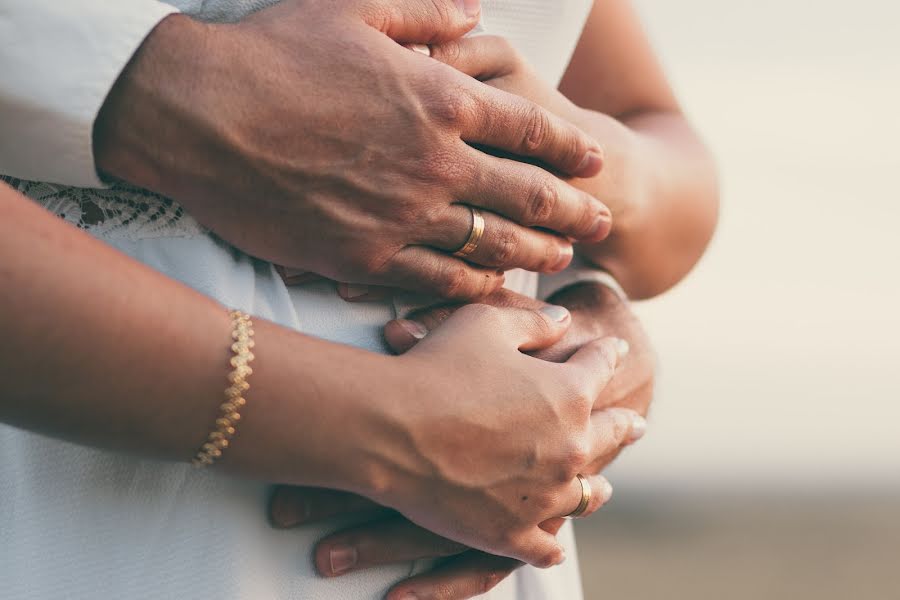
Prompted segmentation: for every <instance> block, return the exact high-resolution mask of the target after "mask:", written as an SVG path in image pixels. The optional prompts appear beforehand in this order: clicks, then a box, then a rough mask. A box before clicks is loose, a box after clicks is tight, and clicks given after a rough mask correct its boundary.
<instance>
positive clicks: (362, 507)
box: [270, 283, 655, 600]
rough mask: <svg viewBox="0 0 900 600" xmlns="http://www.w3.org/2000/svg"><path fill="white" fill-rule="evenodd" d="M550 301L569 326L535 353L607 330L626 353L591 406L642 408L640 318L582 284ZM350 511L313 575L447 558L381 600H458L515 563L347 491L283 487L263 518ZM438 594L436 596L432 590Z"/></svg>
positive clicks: (500, 303) (650, 363) (404, 332)
mask: <svg viewBox="0 0 900 600" xmlns="http://www.w3.org/2000/svg"><path fill="white" fill-rule="evenodd" d="M552 300H553V302H554V303H556V304H558V305H561V306H565V307H567V308H568V309H569V310H570V311H571V314H572V319H573V323H572V326H571V327H570V328H569V329H568V330H567V331H566V334H565V335H564V336H563V338H562V339H560V340H559V341H558V342H556V343H555V344H553V345H552V346H550V347H548V348H544V349H542V350H540V351H538V352H537V356H539V357H541V358H543V359H544V360H551V361H562V360H565V359H566V358H568V357H569V356H571V355H572V354H574V352H575V351H576V350H577V349H578V348H579V347H581V346H582V345H583V344H585V343H589V342H590V341H592V340H594V339H596V338H597V337H599V336H604V335H606V336H608V335H615V336H618V337H619V338H621V339H625V340H628V342H629V345H630V352H629V354H628V357H627V360H625V361H624V362H623V363H621V364H620V365H619V367H618V369H617V371H616V377H615V378H613V380H612V381H611V382H610V384H609V385H608V386H607V387H606V388H605V389H604V391H603V393H602V394H601V395H600V396H599V397H598V398H597V401H596V403H595V407H628V408H631V409H634V410H637V411H638V412H639V413H641V414H646V412H647V409H648V407H649V403H650V400H651V398H652V391H653V373H654V365H655V360H654V354H653V350H652V348H651V346H650V344H649V339H648V338H647V335H646V333H645V332H644V330H643V328H642V327H641V325H640V322H639V321H638V320H637V318H636V317H635V316H634V314H633V313H632V312H631V309H630V308H629V307H628V305H627V303H626V302H624V301H623V300H622V299H621V298H619V297H618V296H617V295H616V294H615V293H613V292H612V291H611V290H609V288H607V287H605V286H602V285H599V284H595V283H582V284H577V285H573V286H570V287H568V288H565V289H563V290H561V291H560V292H558V293H557V294H556V295H555V296H554V297H553V298H552ZM484 302H485V303H489V304H491V305H493V306H497V307H517V308H528V309H533V310H539V309H540V308H542V307H544V306H547V305H546V303H544V302H541V301H539V300H535V299H532V298H528V297H526V296H522V295H520V294H516V293H514V292H510V291H507V290H500V291H498V292H496V293H494V294H492V295H491V296H489V297H487V298H485V299H484ZM456 308H457V307H454V306H440V307H435V308H431V309H425V310H423V311H420V312H419V313H417V314H414V315H413V316H412V317H411V319H414V320H406V321H392V322H391V323H390V324H389V325H388V327H387V329H386V338H387V340H388V343H389V344H390V345H391V346H392V347H393V348H394V350H395V351H397V352H405V351H407V350H409V349H410V348H412V347H413V346H415V345H416V343H418V341H419V340H420V339H423V338H424V336H425V335H426V334H427V333H428V332H429V331H430V330H432V329H435V328H437V327H440V325H441V323H443V322H444V321H445V320H446V319H447V318H449V316H450V315H452V314H453V312H454V311H455V310H456ZM636 420H637V421H638V422H639V423H641V424H640V425H638V426H637V427H633V428H632V432H631V435H630V437H629V439H628V440H626V442H625V443H624V444H623V445H622V446H621V447H620V448H619V450H621V449H622V448H624V447H625V446H627V445H630V444H631V443H633V442H634V441H635V440H636V439H637V438H638V437H640V435H641V434H642V433H643V430H644V425H643V423H642V422H641V421H640V420H639V419H636ZM617 455H618V452H615V453H611V454H609V455H607V456H605V457H603V459H602V460H600V461H598V462H597V463H595V464H594V465H592V467H593V469H594V470H593V471H590V473H592V474H594V473H599V472H600V471H602V470H603V469H604V468H605V467H606V466H607V465H608V463H609V462H611V461H612V460H613V459H614V458H615V457H616V456H617ZM346 514H356V515H358V516H368V517H369V520H367V521H366V522H364V523H361V524H359V525H356V526H354V527H351V528H349V529H346V530H343V531H339V532H336V533H334V534H331V535H329V536H327V537H326V538H324V539H323V540H321V542H320V543H319V544H318V545H317V547H316V549H315V553H314V562H315V564H316V568H317V570H318V571H319V573H320V574H322V575H323V576H326V577H336V576H340V575H343V574H346V573H350V572H353V571H357V570H360V569H365V568H369V567H374V566H378V565H382V564H391V563H396V562H402V561H408V560H416V559H428V558H441V557H449V556H452V557H453V558H452V560H449V561H446V562H444V563H442V564H441V565H440V566H439V567H437V568H435V569H433V570H431V571H429V572H427V573H423V574H421V575H417V576H415V577H412V578H410V579H407V580H405V581H403V582H401V583H399V584H397V585H396V586H395V587H394V588H393V589H392V590H391V592H390V593H389V594H388V599H389V600H394V599H401V598H403V597H404V594H406V593H408V592H414V593H415V594H416V596H417V597H418V598H422V599H423V600H424V599H427V598H434V597H440V598H442V599H444V600H464V599H466V598H470V597H473V596H476V595H479V594H482V593H484V592H486V591H487V590H488V589H490V588H491V587H493V586H494V585H496V584H497V583H499V582H500V581H502V580H503V579H504V578H505V577H507V576H508V575H509V574H511V573H512V572H513V571H514V570H515V569H516V568H518V567H519V566H521V565H522V563H521V562H520V561H517V560H514V559H510V558H507V557H500V556H494V555H491V554H487V553H484V552H480V551H476V550H472V549H470V548H468V547H466V546H463V545H462V544H459V543H457V542H453V541H451V540H448V539H446V538H444V537H441V536H439V535H437V534H434V533H432V532H429V531H427V530H425V529H423V528H421V527H419V526H417V525H415V524H413V523H411V522H409V521H408V520H407V519H405V518H404V517H402V516H401V515H397V514H396V513H394V512H393V511H390V510H388V509H385V508H384V507H382V506H380V505H378V504H376V503H374V502H372V501H370V500H367V499H365V498H362V497H360V496H356V495H353V494H348V493H345V492H337V491H333V490H323V489H317V488H301V487H289V486H283V487H279V488H277V489H276V490H275V493H274V494H273V496H272V502H271V504H270V519H271V520H272V523H273V524H274V525H275V526H276V527H297V526H302V525H305V524H308V523H312V522H315V521H319V520H322V519H326V518H330V517H335V516H340V515H346ZM560 524H561V521H559V520H550V521H546V522H544V523H543V524H542V525H541V527H542V528H543V529H545V530H546V531H550V532H555V530H556V529H558V527H559V525H560ZM439 592H440V594H442V595H440V596H438V593H439Z"/></svg>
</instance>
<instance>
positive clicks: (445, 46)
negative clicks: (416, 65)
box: [429, 35, 520, 81]
mask: <svg viewBox="0 0 900 600" xmlns="http://www.w3.org/2000/svg"><path fill="white" fill-rule="evenodd" d="M429 55H430V56H431V57H432V58H434V59H435V60H439V61H441V62H442V63H444V64H446V65H449V66H451V67H453V68H454V69H456V70H457V71H459V72H461V73H465V74H466V75H468V76H470V77H474V78H476V79H479V80H482V81H483V80H486V79H496V78H498V77H503V76H505V75H508V74H510V73H511V72H512V71H513V70H515V68H516V66H517V65H518V63H519V61H520V57H519V53H518V51H517V50H516V49H515V48H513V46H512V44H511V43H510V42H509V40H508V39H506V38H504V37H500V36H498V35H478V36H473V37H467V38H459V39H456V40H451V41H449V42H443V43H441V44H436V45H434V46H431V48H430V52H429Z"/></svg>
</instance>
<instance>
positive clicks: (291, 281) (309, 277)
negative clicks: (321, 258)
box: [275, 265, 325, 285]
mask: <svg viewBox="0 0 900 600" xmlns="http://www.w3.org/2000/svg"><path fill="white" fill-rule="evenodd" d="M275 271H276V272H277V273H278V275H280V276H281V280H282V281H284V284H285V285H303V284H304V283H312V282H314V281H325V277H322V276H321V275H319V274H317V273H311V272H309V271H302V270H300V269H292V268H290V267H282V266H280V265H275Z"/></svg>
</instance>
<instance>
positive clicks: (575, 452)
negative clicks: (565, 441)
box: [560, 439, 590, 481]
mask: <svg viewBox="0 0 900 600" xmlns="http://www.w3.org/2000/svg"><path fill="white" fill-rule="evenodd" d="M588 462H590V448H589V446H588V444H587V443H586V441H585V440H582V439H578V440H573V441H571V442H570V443H569V445H568V447H567V448H566V449H565V451H564V453H563V456H562V460H561V465H560V466H561V473H562V474H563V475H565V481H570V480H572V479H574V478H575V476H576V475H578V473H580V472H581V469H583V468H584V465H586V464H587V463H588Z"/></svg>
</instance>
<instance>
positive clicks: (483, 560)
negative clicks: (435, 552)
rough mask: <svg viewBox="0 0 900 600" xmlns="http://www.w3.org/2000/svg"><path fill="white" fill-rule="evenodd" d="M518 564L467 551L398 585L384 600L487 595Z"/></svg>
mask: <svg viewBox="0 0 900 600" xmlns="http://www.w3.org/2000/svg"><path fill="white" fill-rule="evenodd" d="M522 564H523V563H522V562H521V561H518V560H515V559H513V558H506V557H505V556H494V555H493V554H486V553H484V552H478V551H476V550H470V551H469V552H466V553H465V554H463V555H462V556H460V557H458V558H455V559H453V560H451V561H448V562H446V563H444V564H442V565H440V566H438V567H436V568H434V569H432V570H431V571H428V572H427V573H423V574H421V575H416V576H415V577H410V578H409V579H407V580H405V581H402V582H400V583H398V584H397V585H395V586H394V587H393V588H391V590H390V592H388V595H387V600H409V598H416V599H417V600H468V599H469V598H475V597H476V596H480V595H482V594H485V593H487V592H488V591H490V590H491V589H493V588H494V587H495V586H496V585H497V584H498V583H500V582H501V581H503V580H504V579H506V578H507V577H509V575H510V574H512V572H513V571H515V570H516V569H518V568H519V567H521V566H522Z"/></svg>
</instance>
